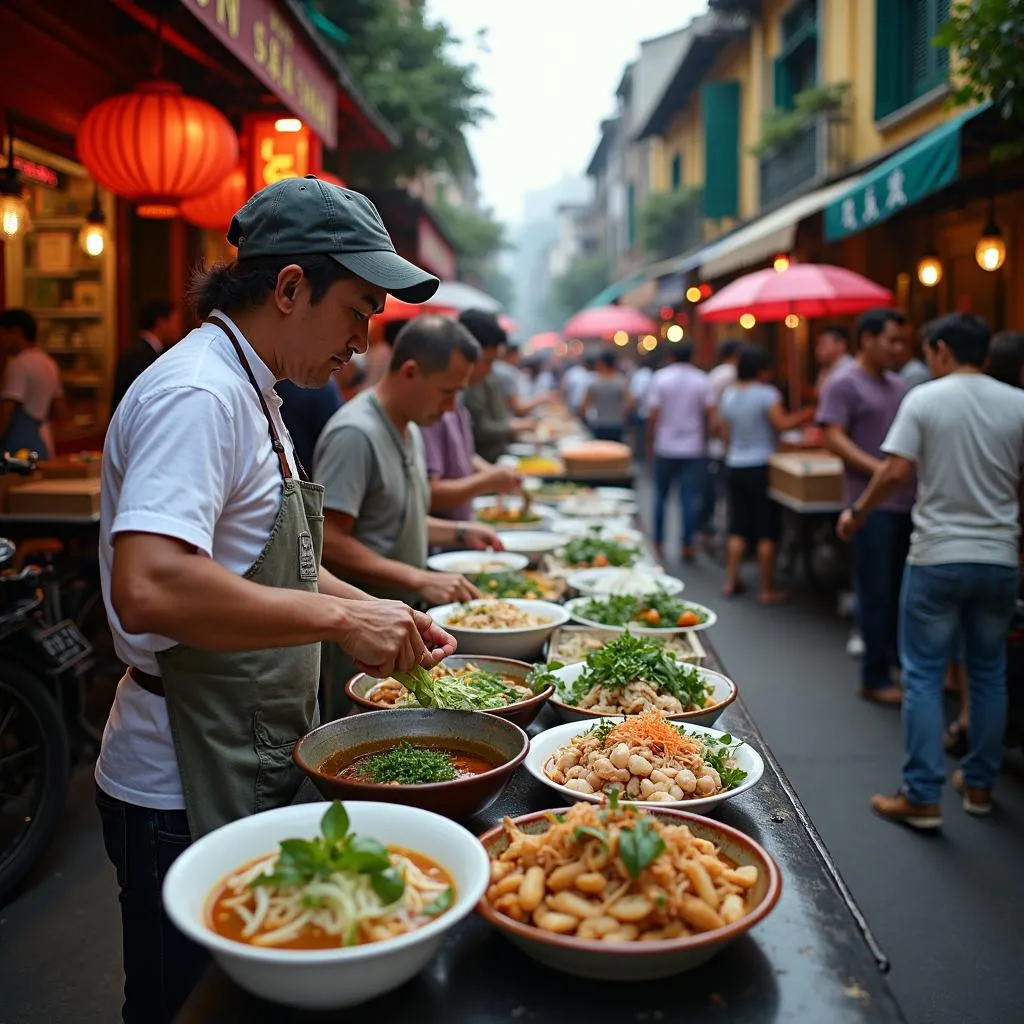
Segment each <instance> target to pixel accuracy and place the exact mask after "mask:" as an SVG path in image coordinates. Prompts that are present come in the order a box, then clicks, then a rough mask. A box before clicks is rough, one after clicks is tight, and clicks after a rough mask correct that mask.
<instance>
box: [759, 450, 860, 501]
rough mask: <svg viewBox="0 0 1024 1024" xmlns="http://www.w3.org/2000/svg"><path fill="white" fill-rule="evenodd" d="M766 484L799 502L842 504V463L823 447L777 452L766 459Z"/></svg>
mask: <svg viewBox="0 0 1024 1024" xmlns="http://www.w3.org/2000/svg"><path fill="white" fill-rule="evenodd" d="M768 486H769V487H770V488H771V489H772V490H773V491H778V492H779V493H780V494H783V495H785V496H786V497H788V498H791V499H793V501H794V502H798V503H800V504H807V505H812V504H842V501H843V463H842V461H841V460H840V459H838V458H837V457H836V456H835V455H833V454H832V453H831V452H826V451H807V452H788V453H784V454H783V453H777V454H775V455H773V456H772V457H771V459H770V460H769V464H768Z"/></svg>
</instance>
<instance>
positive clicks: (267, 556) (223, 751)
mask: <svg viewBox="0 0 1024 1024" xmlns="http://www.w3.org/2000/svg"><path fill="white" fill-rule="evenodd" d="M208 322H209V323H213V324H215V325H216V326H217V327H219V328H220V329H221V330H222V331H224V333H225V334H226V335H227V336H228V338H229V339H230V341H231V343H232V345H233V346H234V349H235V352H236V354H237V355H238V358H239V360H240V361H241V363H242V366H243V367H244V368H245V371H246V374H247V376H248V378H249V381H250V383H251V384H252V386H253V389H254V390H255V391H256V395H257V397H258V398H259V401H260V406H261V407H262V409H263V414H264V416H265V417H266V419H267V425H268V427H269V432H270V441H271V445H272V447H273V449H274V451H275V453H276V454H277V459H278V466H279V468H280V472H281V480H282V494H281V507H280V509H279V510H278V513H277V518H276V520H275V521H274V525H273V528H272V529H271V531H270V537H269V538H268V540H267V543H266V545H265V546H264V548H263V550H262V551H261V552H260V554H259V556H258V557H257V559H256V561H255V562H254V563H253V564H252V566H251V567H250V568H249V570H248V572H246V574H245V578H246V579H248V580H252V581H253V582H254V583H259V584H262V585H263V586H266V587H283V588H286V589H292V590H303V591H307V592H310V593H315V592H316V589H317V577H318V575H319V569H320V551H321V546H322V542H323V497H324V489H323V487H321V486H320V485H319V484H313V483H310V482H309V481H308V480H306V479H301V480H296V479H294V478H293V477H292V474H291V470H290V468H289V466H288V460H287V458H286V457H285V454H284V444H283V443H282V442H281V439H280V437H279V436H278V433H277V428H276V427H275V426H274V421H273V419H272V418H271V416H270V410H269V409H268V408H267V403H266V400H265V399H264V397H263V394H262V392H261V391H260V389H259V385H258V384H257V383H256V379H255V377H254V376H253V374H252V370H251V368H250V367H249V363H248V361H247V360H246V358H245V353H244V352H243V351H242V347H241V345H240V344H239V341H238V338H237V337H236V336H235V334H234V332H233V331H232V330H231V328H230V327H229V326H228V325H227V324H226V323H225V322H224V321H222V320H220V319H219V318H217V317H212V318H211V319H210V320H209V321H208ZM299 469H300V473H301V474H302V476H303V477H305V471H304V470H303V469H302V467H301V466H300V467H299ZM254 639H255V638H254ZM157 660H158V662H159V664H160V674H161V679H162V682H163V689H164V693H165V695H166V698H167V710H168V714H169V717H170V721H171V734H172V736H173V737H174V750H175V753H176V755H177V760H178V770H179V771H180V773H181V785H182V791H183V792H184V795H185V809H186V811H187V813H188V822H189V829H190V830H191V832H192V838H193V839H197V838H198V837H199V836H202V835H205V834H206V833H207V832H210V831H211V830H213V829H215V828H217V827H218V826H220V825H224V824H226V823H227V822H229V821H234V820H236V819H238V818H241V817H244V816H246V815H248V814H255V813H257V812H259V811H265V810H268V809H270V808H274V807H283V806H285V805H287V804H288V803H290V802H291V800H292V798H293V797H294V796H295V793H296V791H297V790H298V788H299V784H300V782H301V781H302V775H301V773H300V772H299V770H298V769H297V768H296V767H295V765H294V763H293V762H292V758H291V753H292V747H293V746H294V744H295V741H296V740H297V739H299V738H300V737H301V736H304V735H305V734H306V733H307V732H309V730H310V729H312V728H313V727H314V726H315V725H316V724H317V721H318V717H319V716H318V713H317V700H316V696H317V683H318V678H319V672H320V645H319V644H305V645H302V646H299V647H280V648H276V649H273V650H253V651H205V650H201V649H199V648H196V647H190V646H188V645H186V644H179V645H178V646H176V647H172V648H170V649H169V650H166V651H163V652H161V653H160V654H158V655H157Z"/></svg>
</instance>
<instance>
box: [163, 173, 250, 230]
mask: <svg viewBox="0 0 1024 1024" xmlns="http://www.w3.org/2000/svg"><path fill="white" fill-rule="evenodd" d="M251 195H252V193H251V192H250V191H249V183H248V181H247V180H246V175H245V171H244V169H243V168H241V167H236V168H235V169H234V170H233V171H232V172H231V173H230V174H229V175H228V176H227V177H226V178H223V179H222V180H221V181H220V183H219V184H218V185H216V186H215V187H214V188H213V189H211V190H210V191H209V192H204V193H203V194H202V195H201V196H193V197H192V198H191V199H185V200H183V201H182V203H181V206H180V207H179V209H180V210H181V215H182V217H184V218H185V220H187V221H188V222H189V224H192V225H194V226H195V227H197V228H204V229H205V230H207V231H227V229H228V228H229V227H230V226H231V218H232V217H234V215H235V214H236V213H238V211H239V210H240V209H241V208H242V207H243V206H244V205H245V204H246V202H248V200H249V197H250V196H251Z"/></svg>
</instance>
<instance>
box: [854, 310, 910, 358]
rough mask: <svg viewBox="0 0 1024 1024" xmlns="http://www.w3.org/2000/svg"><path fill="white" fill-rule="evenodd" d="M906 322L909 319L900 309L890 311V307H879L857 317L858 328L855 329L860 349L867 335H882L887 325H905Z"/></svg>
mask: <svg viewBox="0 0 1024 1024" xmlns="http://www.w3.org/2000/svg"><path fill="white" fill-rule="evenodd" d="M906 322H907V318H906V317H905V316H904V315H903V314H902V313H901V312H900V311H899V310H898V309H890V308H889V307H888V306H879V307H877V308H876V309H869V310H867V311H866V312H864V313H861V315H860V316H859V317H857V326H856V328H855V329H854V333H855V334H856V336H857V346H858V348H859V347H860V344H861V340H862V339H863V337H864V335H865V334H876V335H877V334H881V333H882V331H884V330H885V325H886V324H905V323H906Z"/></svg>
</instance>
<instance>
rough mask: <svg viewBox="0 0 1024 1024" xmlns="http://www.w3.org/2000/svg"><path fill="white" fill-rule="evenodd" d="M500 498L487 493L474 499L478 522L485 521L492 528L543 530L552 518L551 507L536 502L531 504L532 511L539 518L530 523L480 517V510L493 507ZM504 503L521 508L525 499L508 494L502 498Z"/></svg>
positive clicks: (507, 505)
mask: <svg viewBox="0 0 1024 1024" xmlns="http://www.w3.org/2000/svg"><path fill="white" fill-rule="evenodd" d="M497 502H498V498H497V496H495V495H493V494H492V495H485V496H483V497H480V498H474V499H473V518H474V519H476V521H477V522H479V523H483V525H484V526H489V527H490V528H491V529H492V530H515V531H517V532H518V531H520V530H543V529H545V528H546V527H547V524H548V520H550V519H551V516H552V512H551V509H550V508H548V507H547V506H546V505H541V504H537V503H534V504H532V505H531V506H530V513H531V514H532V515H535V516H536V517H537V518H536V519H532V520H531V521H530V522H528V523H492V522H489V521H486V520H483V519H481V518H480V512H481V511H482V510H483V509H485V508H491V507H493V506H494V505H496V504H497ZM501 502H502V504H503V505H504V506H505V508H507V509H516V510H518V509H520V508H522V507H523V499H522V498H520V497H518V496H515V495H512V496H509V495H506V496H504V497H503V498H502V499H501Z"/></svg>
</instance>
